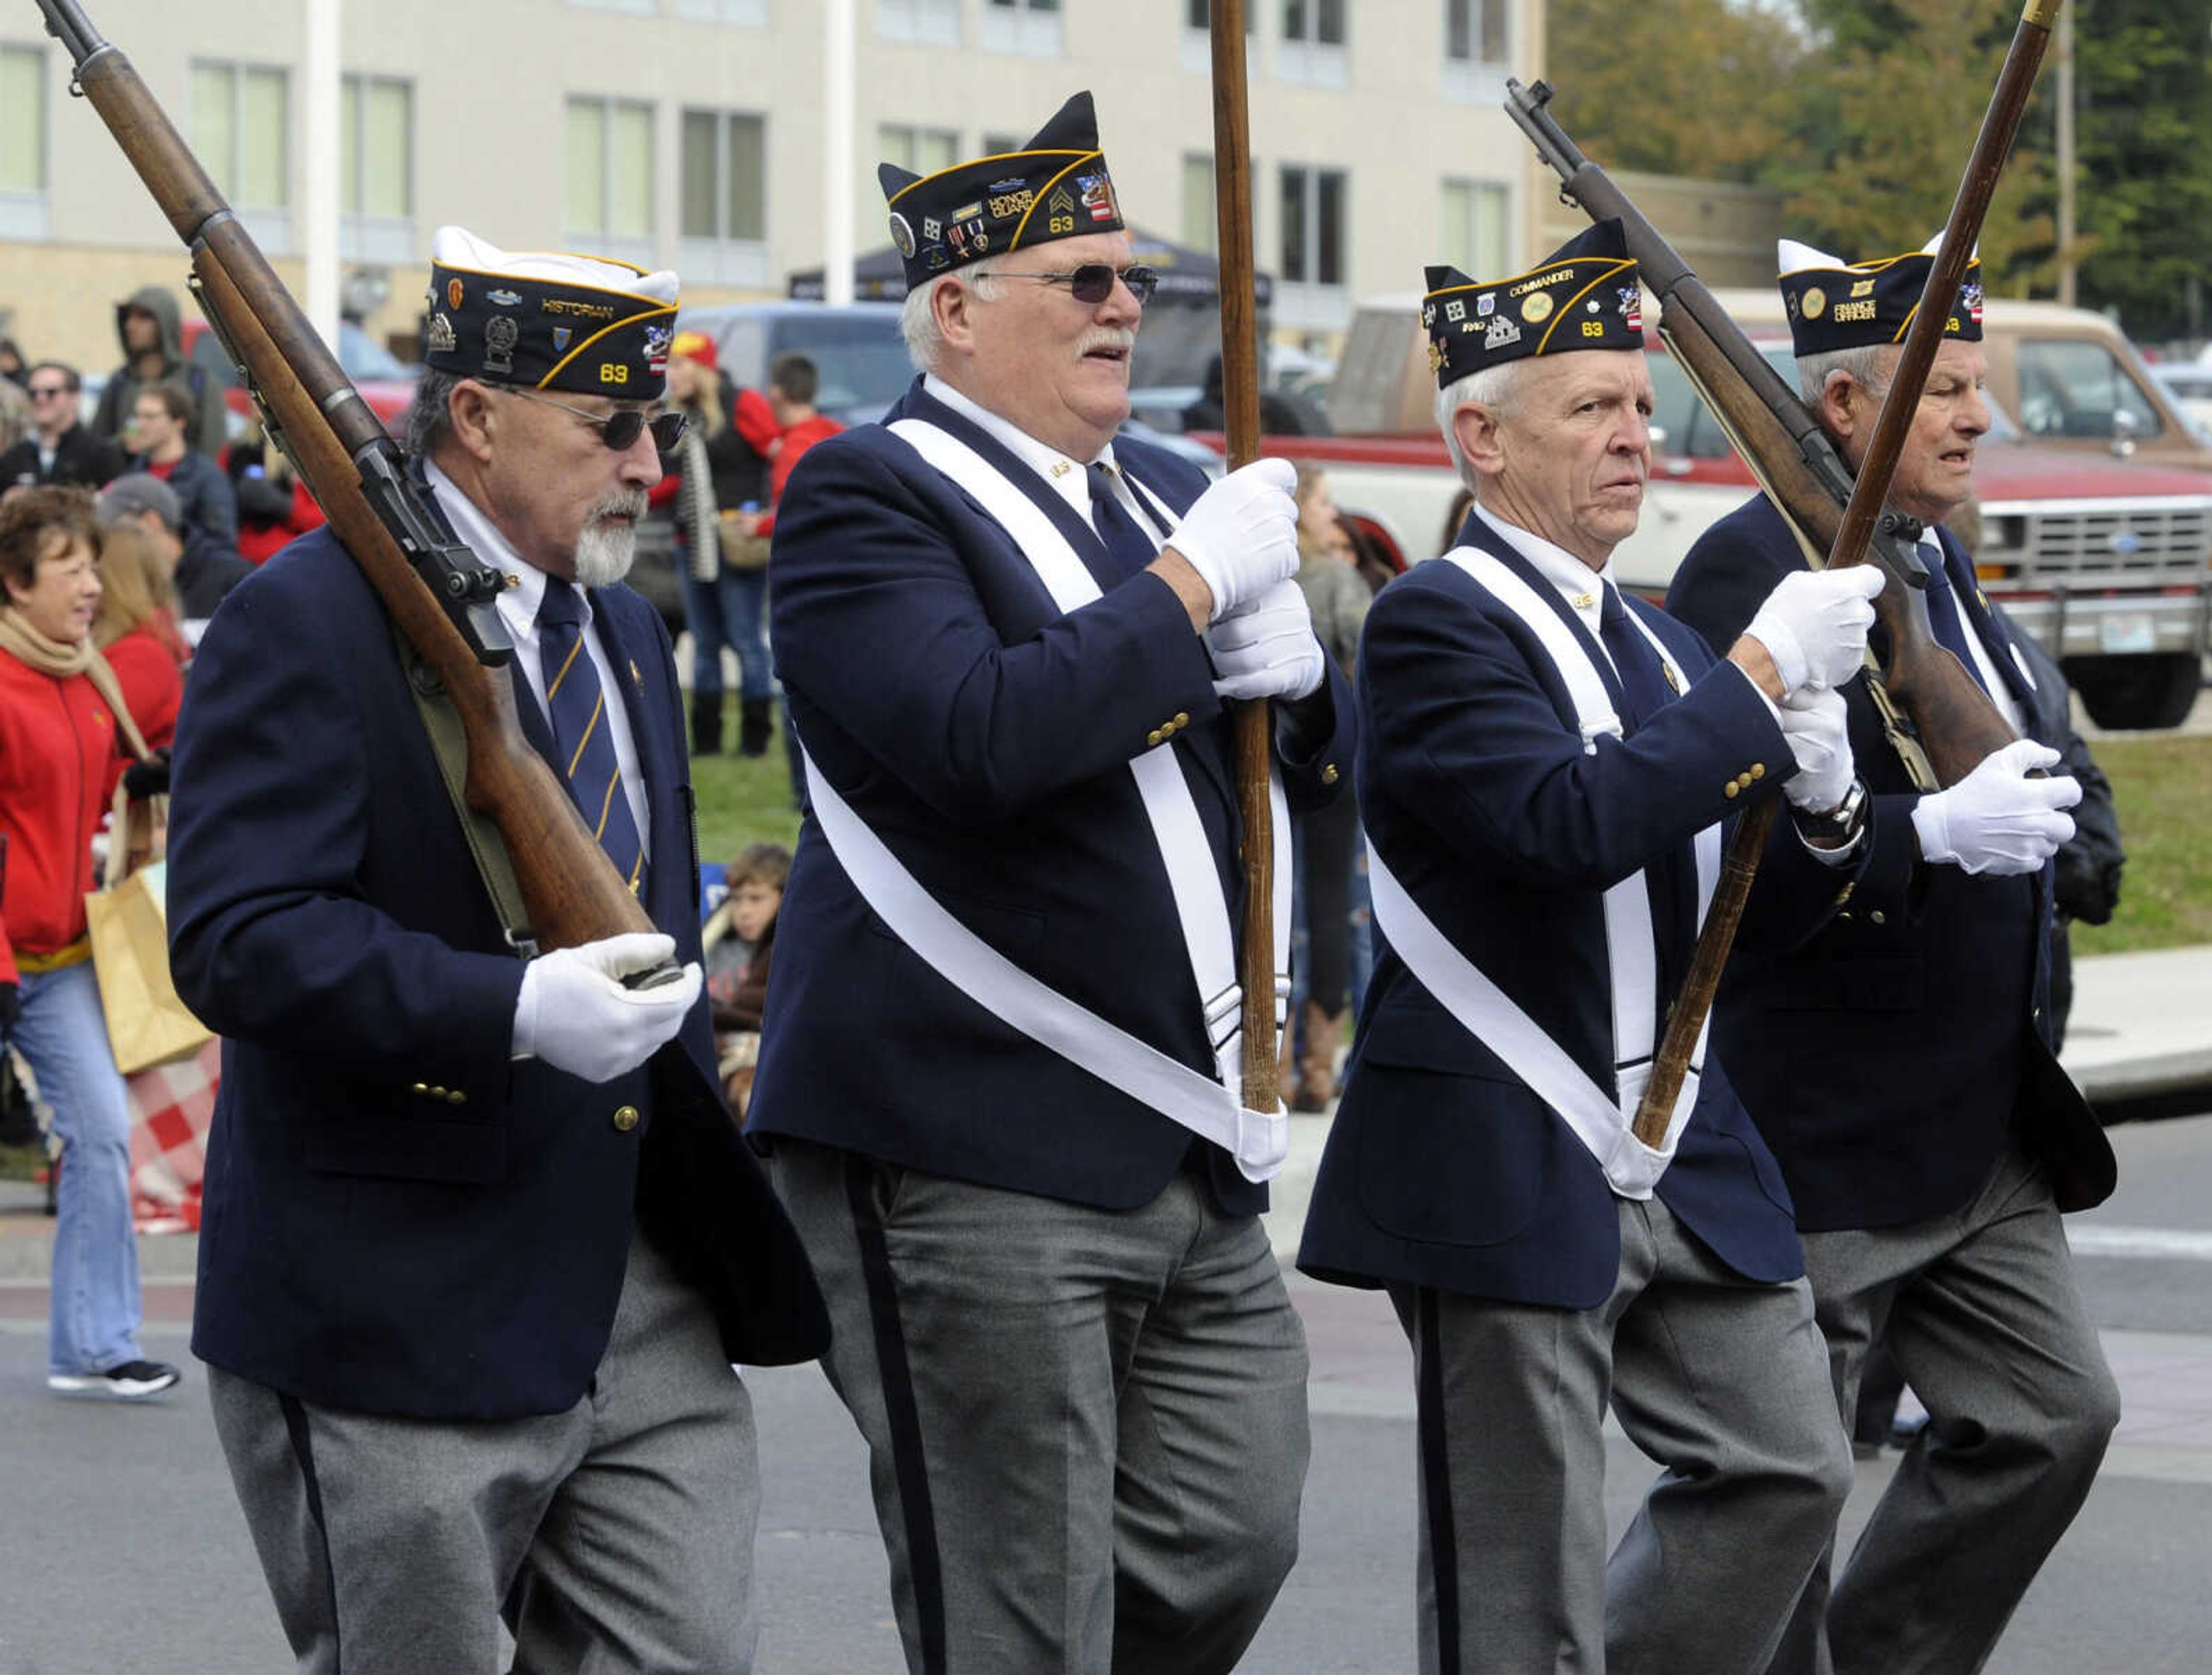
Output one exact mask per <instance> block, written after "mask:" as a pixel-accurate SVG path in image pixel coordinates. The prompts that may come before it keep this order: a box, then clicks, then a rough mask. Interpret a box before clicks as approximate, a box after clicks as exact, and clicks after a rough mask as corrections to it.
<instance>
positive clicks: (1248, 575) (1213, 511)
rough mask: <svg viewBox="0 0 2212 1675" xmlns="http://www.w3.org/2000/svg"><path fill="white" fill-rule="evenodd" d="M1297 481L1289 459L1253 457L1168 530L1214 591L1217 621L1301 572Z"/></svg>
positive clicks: (1171, 540) (1171, 542) (1173, 542)
mask: <svg viewBox="0 0 2212 1675" xmlns="http://www.w3.org/2000/svg"><path fill="white" fill-rule="evenodd" d="M1297 480H1298V472H1297V466H1293V465H1292V464H1291V462H1290V461H1289V460H1254V461H1253V462H1252V463H1251V464H1250V465H1249V466H1242V467H1240V468H1239V469H1237V470H1236V471H1232V472H1230V473H1229V475H1228V476H1226V477H1225V478H1222V479H1221V480H1220V481H1219V482H1218V483H1216V484H1212V486H1211V487H1210V488H1208V489H1207V490H1206V492H1205V493H1204V494H1202V495H1200V496H1199V497H1198V498H1197V499H1196V500H1195V501H1194V502H1192V503H1191V509H1190V510H1188V512H1185V513H1184V514H1183V515H1182V522H1181V523H1179V524H1177V525H1176V527H1175V533H1173V534H1171V535H1170V536H1169V537H1168V545H1170V546H1171V547H1173V548H1174V549H1175V550H1176V551H1177V552H1180V553H1181V554H1182V556H1183V557H1185V558H1188V560H1189V561H1190V567H1191V568H1192V569H1194V570H1196V571H1197V572H1198V574H1199V576H1200V579H1201V580H1202V581H1204V582H1205V583H1206V587H1207V588H1209V589H1211V590H1212V594H1213V614H1212V617H1211V618H1208V620H1210V621H1212V622H1219V621H1220V620H1221V619H1222V618H1224V617H1225V616H1228V615H1230V614H1231V612H1234V611H1235V610H1236V609H1237V606H1240V605H1243V604H1246V603H1248V602H1249V601H1250V600H1253V599H1255V598H1257V597H1258V596H1259V595H1260V594H1263V593H1265V592H1266V591H1267V589H1268V588H1270V587H1272V586H1273V585H1274V584H1275V583H1276V582H1281V581H1285V580H1286V579H1287V578H1289V577H1290V576H1293V575H1295V574H1297V568H1298V505H1297V502H1296V501H1295V500H1292V499H1291V489H1292V487H1294V486H1295V485H1296V484H1297Z"/></svg>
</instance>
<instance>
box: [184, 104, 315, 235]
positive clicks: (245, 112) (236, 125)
mask: <svg viewBox="0 0 2212 1675" xmlns="http://www.w3.org/2000/svg"><path fill="white" fill-rule="evenodd" d="M291 122H292V112H291V83H290V78H289V75H288V74H287V73H286V72H285V71H284V70H276V69H272V68H270V67H268V66H266V65H262V64H217V63H211V62H209V61H206V60H201V61H199V62H197V63H195V64H193V65H192V70H191V119H190V123H189V128H190V132H191V146H192V149H193V151H194V152H195V153H196V154H197V155H198V157H199V160H200V165H201V167H204V168H205V169H206V170H207V172H208V173H209V174H210V175H211V176H213V177H214V180H215V184H216V190H217V191H219V192H222V195H223V196H224V197H225V198H228V199H229V200H230V206H231V208H232V209H234V210H237V211H238V218H239V219H240V221H241V222H244V223H245V225H246V231H248V232H250V233H252V234H253V236H254V238H255V239H256V240H257V241H259V242H260V244H261V245H262V246H263V247H264V248H267V249H275V250H289V249H291V248H292V170H291V161H292V143H291Z"/></svg>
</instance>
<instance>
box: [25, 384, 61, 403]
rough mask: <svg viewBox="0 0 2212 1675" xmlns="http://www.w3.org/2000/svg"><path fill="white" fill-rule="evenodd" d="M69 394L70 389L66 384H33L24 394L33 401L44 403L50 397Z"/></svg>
mask: <svg viewBox="0 0 2212 1675" xmlns="http://www.w3.org/2000/svg"><path fill="white" fill-rule="evenodd" d="M24 393H25V394H26V395H27V396H29V397H30V398H31V399H32V400H33V401H42V400H44V399H46V397H48V396H50V395H67V394H68V393H70V388H69V386H68V385H66V384H33V385H32V386H31V387H29V388H28V389H27V390H26V391H25V392H24Z"/></svg>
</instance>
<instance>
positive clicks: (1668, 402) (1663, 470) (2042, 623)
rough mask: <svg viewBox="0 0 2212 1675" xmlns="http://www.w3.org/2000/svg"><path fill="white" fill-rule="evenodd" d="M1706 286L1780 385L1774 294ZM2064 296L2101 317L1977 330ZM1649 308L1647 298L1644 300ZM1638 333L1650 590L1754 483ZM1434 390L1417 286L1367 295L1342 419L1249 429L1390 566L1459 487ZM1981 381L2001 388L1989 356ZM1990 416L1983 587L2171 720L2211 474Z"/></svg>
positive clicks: (2196, 677)
mask: <svg viewBox="0 0 2212 1675" xmlns="http://www.w3.org/2000/svg"><path fill="white" fill-rule="evenodd" d="M1717 295H1718V297H1719V300H1720V301H1721V303H1722V306H1723V307H1724V308H1727V309H1728V311H1729V314H1730V315H1731V316H1732V317H1733V318H1734V319H1735V320H1738V321H1739V322H1740V323H1741V324H1742V325H1743V326H1744V327H1745V329H1746V331H1747V332H1749V333H1750V334H1751V336H1752V337H1753V340H1754V341H1756V342H1758V343H1759V344H1760V346H1761V347H1762V348H1763V349H1765V350H1766V351H1767V353H1768V354H1769V355H1770V356H1772V357H1774V358H1776V360H1777V362H1778V366H1779V367H1780V368H1781V370H1782V372H1783V375H1784V378H1785V379H1786V380H1787V381H1789V382H1790V384H1791V386H1792V387H1795V385H1796V372H1795V368H1794V367H1793V366H1792V365H1791V364H1790V360H1789V355H1790V347H1789V336H1788V332H1787V330H1786V328H1785V327H1784V324H1783V320H1782V314H1781V302H1780V299H1779V297H1778V296H1773V295H1770V294H1767V293H1764V292H1756V291H1741V292H1739V291H1723V292H1720V293H1718V294H1717ZM2067 315H2073V316H2075V317H2076V318H2078V319H2079V320H2084V321H2086V322H2089V323H2090V325H2092V326H2093V327H2094V328H2095V332H2101V333H2103V334H2104V335H2105V336H2106V337H2116V336H2117V334H2115V333H2113V332H2112V328H2111V327H2110V326H2108V325H2106V323H2105V322H2104V321H2103V320H2100V319H2099V318H2098V317H2096V316H2094V315H2085V314H2081V312H2080V311H2076V310H2057V309H2052V308H2048V307H2047V306H2039V305H2034V304H2027V305H2011V306H2010V307H2008V305H2007V304H2006V303H2004V302H2003V301H1998V300H1994V299H1993V300H1991V301H1990V302H1989V303H1988V304H1987V305H1986V308H1985V311H1984V316H1983V330H1984V333H1985V334H1986V336H1987V337H1988V338H1990V339H1991V340H1992V350H1991V361H1992V363H1993V365H1994V364H1995V363H1996V362H1997V361H1998V360H1999V359H2000V357H2001V355H2002V350H2004V348H2005V347H2006V346H2007V344H2008V340H2009V339H2010V338H2011V337H2012V336H2013V335H2015V332H2016V330H2017V329H2019V326H2020V325H2021V322H2027V323H2029V324H2031V325H2032V326H2033V330H2034V331H2035V332H2037V333H2038V334H2039V335H2040V336H2041V337H2042V338H2044V339H2045V340H2046V341H2047V340H2048V338H2049V337H2050V335H2051V332H2052V331H2053V330H2054V329H2055V328H2054V324H2053V322H2054V320H2060V321H2061V323H2062V324H2063V317H2064V316H2067ZM1654 317H1655V314H1654V311H1653V310H1651V309H1648V308H1647V309H1646V311H1645V318H1646V319H1647V320H1650V319H1653V318H1654ZM2082 330H2083V332H2084V334H2085V335H2094V333H2093V332H2090V330H2089V326H2084V327H2083V328H2082ZM1649 346H1650V348H1651V349H1652V350H1654V351H1655V352H1654V353H1653V354H1652V356H1651V368H1652V381H1653V383H1654V385H1655V386H1656V393H1657V396H1658V404H1657V411H1656V414H1655V423H1654V433H1655V434H1654V438H1653V448H1652V455H1653V457H1652V475H1651V484H1650V490H1649V491H1648V493H1647V495H1646V497H1645V500H1644V517H1643V521H1642V524H1641V526H1640V527H1638V530H1637V533H1636V534H1635V536H1634V537H1633V538H1632V539H1631V540H1629V541H1628V542H1626V543H1625V544H1624V545H1622V546H1621V547H1620V550H1619V551H1617V552H1616V553H1615V555H1614V563H1615V564H1616V565H1617V566H1618V567H1619V569H1620V576H1621V577H1622V579H1623V581H1624V582H1626V584H1627V585H1629V586H1632V587H1633V588H1636V589H1637V590H1638V592H1640V593H1642V594H1644V595H1646V596H1647V597H1649V598H1651V599H1654V600H1657V599H1660V598H1662V597H1663V596H1664V595H1665V594H1666V591H1667V587H1668V582H1670V581H1671V580H1672V579H1673V577H1674V568H1675V566H1676V565H1677V564H1679V563H1680V562H1681V559H1682V557H1683V555H1684V554H1685V553H1686V552H1687V551H1689V549H1690V545H1691V544H1692V542H1693V541H1695V540H1696V539H1697V538H1698V537H1699V535H1700V534H1702V533H1704V532H1705V528H1706V527H1707V526H1708V525H1710V524H1711V523H1712V522H1713V521H1714V520H1715V519H1717V518H1718V517H1719V516H1721V515H1723V513H1725V512H1728V511H1729V510H1730V509H1733V508H1735V507H1736V506H1738V505H1740V504H1741V503H1742V502H1743V501H1744V499H1745V498H1746V497H1747V496H1749V495H1750V494H1752V493H1753V491H1754V488H1755V484H1753V478H1752V475H1751V472H1750V470H1749V468H1748V467H1747V466H1745V465H1744V463H1743V462H1742V461H1741V460H1740V459H1738V458H1737V457H1736V455H1735V453H1734V451H1733V450H1732V449H1731V448H1729V444H1728V442H1727V440H1726V438H1725V437H1724V436H1723V435H1722V434H1721V431H1720V429H1719V427H1718V425H1717V423H1715V421H1714V420H1713V417H1712V416H1711V413H1710V412H1708V411H1706V409H1705V405H1704V404H1703V403H1702V402H1700V401H1699V399H1698V397H1697V394H1696V393H1695V392H1694V391H1693V390H1692V388H1691V387H1690V383H1689V380H1688V378H1687V377H1686V375H1684V374H1683V372H1682V371H1681V369H1680V368H1678V367H1676V366H1675V365H1674V363H1673V362H1672V361H1671V360H1670V358H1669V357H1668V355H1667V354H1666V352H1665V350H1664V348H1663V347H1662V345H1661V344H1659V342H1658V340H1657V338H1656V336H1655V337H1653V338H1650V340H1649ZM2122 348H2123V349H2124V342H2123V343H2122ZM2125 352H2126V354H2127V355H2128V356H2132V355H2133V351H2132V350H2126V351H2125ZM2003 358H2004V359H2005V360H2006V361H2007V363H2008V365H2009V363H2010V358H2011V357H2010V356H2003ZM2144 382H2145V383H2148V382H2149V379H2148V375H2145V377H2144ZM1435 390H1436V385H1435V381H1434V379H1433V377H1432V375H1431V373H1430V370H1429V361H1428V346H1427V341H1426V338H1425V336H1424V334H1423V332H1422V331H1421V326H1420V305H1419V299H1418V298H1414V297H1410V296H1408V297H1401V298H1395V299H1384V300H1381V301H1375V302H1371V303H1368V304H1365V305H1364V306H1363V307H1361V308H1359V310H1358V312H1357V313H1356V314H1354V316H1353V319H1352V328H1351V331H1350V332H1349V334H1348V335H1347V337H1346V342H1345V349H1344V353H1343V354H1342V356H1340V358H1339V361H1338V363H1337V375H1336V381H1335V383H1334V386H1333V387H1332V388H1331V390H1330V393H1329V400H1328V406H1329V415H1330V417H1331V420H1332V421H1333V422H1334V423H1335V424H1336V426H1337V427H1338V429H1340V431H1341V432H1343V433H1345V434H1341V435H1332V436H1270V437H1268V438H1267V439H1266V440H1265V442H1263V444H1262V447H1263V449H1264V451H1265V452H1267V453H1268V454H1278V455H1280V456H1282V457H1284V458H1286V459H1291V460H1298V461H1301V462H1307V463H1311V464H1313V465H1316V466H1322V467H1323V468H1325V469H1326V470H1327V471H1328V474H1329V482H1330V486H1331V489H1332V490H1333V492H1334V496H1335V498H1336V502H1337V505H1338V506H1339V507H1340V509H1342V510H1343V512H1344V515H1345V516H1346V519H1347V521H1349V522H1350V523H1351V524H1352V527H1353V528H1354V531H1355V533H1357V534H1358V535H1359V536H1360V537H1361V538H1362V539H1364V541H1365V542H1366V543H1367V544H1368V545H1370V550H1373V551H1379V552H1380V553H1381V555H1382V556H1383V557H1386V558H1387V559H1388V560H1389V563H1391V564H1393V565H1394V566H1395V567H1396V568H1398V569H1404V568H1406V567H1407V565H1409V564H1413V563H1419V561H1420V560H1422V559H1425V558H1430V557H1435V556H1436V554H1437V552H1439V551H1442V550H1443V545H1444V542H1445V540H1446V539H1447V536H1448V533H1449V532H1447V531H1446V530H1445V528H1444V519H1445V516H1446V514H1447V513H1448V511H1449V509H1450V505H1451V502H1452V500H1453V497H1454V496H1455V494H1456V493H1457V491H1458V488H1459V484H1458V480H1457V478H1456V477H1455V475H1454V473H1453V472H1452V468H1451V463H1450V460H1449V458H1448V457H1447V456H1446V454H1445V453H1444V448H1443V442H1442V441H1441V440H1440V439H1439V438H1438V437H1437V432H1436V428H1435V421H1434V418H1433V416H1432V403H1433V399H1434V395H1435ZM1991 390H1992V394H1993V395H1996V394H1998V393H2000V386H1999V383H1998V381H1997V380H1996V378H1995V377H1994V376H1993V377H1992V380H1991ZM1992 407H1993V408H1996V403H1995V402H1994V401H1993V402H1992ZM1995 417H1996V426H1997V428H1996V429H1995V430H1993V431H1992V433H1991V434H1990V436H1988V437H1986V438H1984V442H1983V443H1982V446H1981V448H1980V451H1979V454H1978V459H1977V461H1976V465H1975V472H1974V474H1975V483H1976V487H1977V490H1978V497H1979V510H1980V518H1981V527H1980V533H1979V536H1978V539H1977V540H1976V541H1975V543H1974V549H1973V550H1974V558H1975V564H1976V568H1977V569H1978V573H1979V575H1980V576H1981V578H1982V584H1983V586H1984V588H1985V589H1986V590H1987V592H1988V593H1989V594H1990V597H1991V598H1992V599H1995V600H2000V601H2001V602H2002V604H2003V605H2004V606H2005V608H2006V610H2007V611H2008V612H2010V614H2011V616H2012V618H2013V619H2014V620H2015V622H2016V623H2018V624H2020V625H2021V627H2022V628H2024V629H2025V630H2027V631H2028V632H2029V633H2031V634H2033V635H2034V636H2036V638H2037V639H2038V640H2039V641H2041V642H2042V643H2043V644H2044V646H2045V648H2046V649H2049V650H2050V651H2051V652H2052V653H2053V654H2054V655H2057V656H2058V657H2059V658H2061V659H2062V660H2063V662H2064V664H2065V667H2066V671H2067V674H2068V676H2069V679H2071V680H2072V681H2073V682H2074V685H2075V689H2076V690H2077V691H2079V692H2080V693H2081V699H2082V703H2083V704H2084V706H2085V707H2086V708H2087V710H2088V712H2089V714H2090V716H2091V717H2092V719H2093V720H2094V721H2096V722H2098V723H2099V725H2100V726H2105V727H2124V728H2162V727H2172V726H2174V725H2176V724H2178V723H2179V722H2180V721H2181V719H2182V718H2183V717H2184V716H2186V715H2187V714H2188V712H2189V708H2190V705H2191V703H2193V702H2194V701H2195V699H2196V697H2197V690H2198V687H2199V685H2200V681H2201V669H2202V667H2203V654H2204V651H2205V649H2206V636H2207V630H2208V615H2212V568H2209V567H2212V474H2208V473H2207V472H2204V471H2202V470H2198V469H2195V468H2193V466H2191V465H2173V464H2166V463H2154V462H2153V460H2151V459H2149V458H2148V457H2147V456H2148V454H2150V453H2151V450H2150V449H2148V448H2146V449H2144V450H2143V451H2142V453H2141V454H2137V455H2136V457H2135V458H2132V459H2126V458H2117V457H2114V454H2115V453H2116V452H2118V451H2120V450H2123V449H2124V448H2126V445H2127V442H2128V441H2129V438H2128V437H2127V436H2126V435H2124V434H2123V435H2121V436H2119V437H2118V439H2117V445H2116V447H2115V448H2106V447H2102V446H2096V447H2089V448H2083V447H2081V445H2080V444H2079V442H2076V443H2075V446H2074V447H2071V448H2067V447H2062V446H2058V445H2056V444H2055V442H2028V441H2026V440H2023V439H2022V438H2021V435H2020V432H2019V429H2018V428H2017V427H2016V426H2015V425H2014V424H2013V423H2012V422H2011V421H2010V420H2009V419H2008V417H2005V415H2004V413H2003V412H2002V410H2001V409H1997V410H1996V414H1995Z"/></svg>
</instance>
